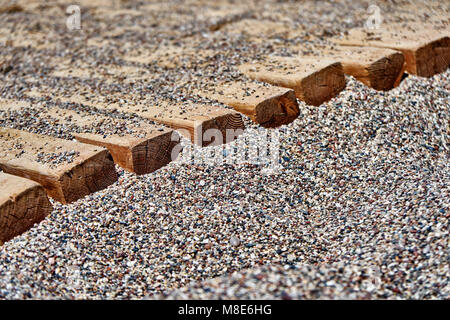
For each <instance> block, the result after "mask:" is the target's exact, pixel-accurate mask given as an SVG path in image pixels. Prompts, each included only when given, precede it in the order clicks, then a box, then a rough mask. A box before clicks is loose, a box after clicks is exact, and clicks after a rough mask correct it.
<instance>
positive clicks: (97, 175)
mask: <svg viewBox="0 0 450 320" xmlns="http://www.w3.org/2000/svg"><path fill="white" fill-rule="evenodd" d="M0 141H1V144H0V169H2V170H3V171H5V172H6V173H10V174H13V175H17V176H21V177H24V178H28V179H31V180H34V181H36V182H38V183H40V184H42V185H43V186H44V188H45V189H46V191H47V193H48V194H49V196H50V197H52V198H54V199H55V200H57V201H60V202H62V203H70V202H73V201H75V200H78V199H80V198H82V197H84V196H86V195H88V194H90V193H93V192H96V191H98V190H102V189H104V188H106V187H107V186H109V185H111V184H112V183H114V182H115V181H116V180H117V173H116V171H115V168H114V162H113V160H112V157H111V154H110V153H109V152H108V150H107V149H104V148H101V147H97V146H92V145H89V144H84V143H78V142H74V141H67V140H63V139H58V138H53V137H49V136H44V135H39V134H33V133H28V132H25V131H20V130H15V129H10V128H0Z"/></svg>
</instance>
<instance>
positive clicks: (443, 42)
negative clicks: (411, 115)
mask: <svg viewBox="0 0 450 320" xmlns="http://www.w3.org/2000/svg"><path fill="white" fill-rule="evenodd" d="M335 42H336V43H338V44H340V45H345V46H368V47H377V48H389V49H394V50H398V51H401V52H402V53H403V55H404V56H405V61H406V71H408V72H409V73H411V74H415V75H418V76H422V77H431V76H433V75H435V74H437V73H440V72H443V71H445V70H446V69H447V68H448V67H449V65H450V38H449V33H448V30H446V29H443V30H439V29H434V28H431V27H424V26H421V25H418V24H416V25H411V26H406V25H390V26H386V27H384V28H380V29H375V30H366V29H364V28H356V29H351V30H349V31H348V34H347V35H345V36H344V37H343V38H342V39H336V40H335Z"/></svg>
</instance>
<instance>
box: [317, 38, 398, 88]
mask: <svg viewBox="0 0 450 320" xmlns="http://www.w3.org/2000/svg"><path fill="white" fill-rule="evenodd" d="M317 54H318V55H320V56H321V57H323V58H324V59H333V60H336V61H339V62H340V63H341V64H342V68H343V71H344V73H345V74H348V75H351V76H353V77H355V78H356V79H358V80H359V81H361V82H362V83H364V84H365V85H367V86H368V87H371V88H374V89H375V90H390V89H392V88H394V87H395V86H396V85H398V82H399V81H398V80H399V79H400V78H401V76H402V74H403V71H404V67H403V65H404V62H405V58H404V57H403V55H402V53H401V52H398V51H395V50H391V49H385V48H372V47H337V46H335V47H332V48H327V49H319V50H317Z"/></svg>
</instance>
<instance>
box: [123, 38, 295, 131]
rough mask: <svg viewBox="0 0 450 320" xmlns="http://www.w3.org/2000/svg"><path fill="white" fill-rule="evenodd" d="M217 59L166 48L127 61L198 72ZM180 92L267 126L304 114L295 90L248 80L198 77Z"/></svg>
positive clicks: (208, 53)
mask: <svg viewBox="0 0 450 320" xmlns="http://www.w3.org/2000/svg"><path fill="white" fill-rule="evenodd" d="M214 56H215V53H214V51H212V50H198V49H195V48H190V47H174V46H165V47H162V48H159V49H158V50H156V51H155V52H151V53H144V54H134V55H132V56H131V57H126V58H124V59H126V60H128V61H132V62H137V63H142V64H153V65H159V66H161V67H164V68H167V69H174V68H188V69H191V68H195V69H197V68H206V67H208V66H211V63H212V61H214V59H213V58H212V57H214ZM191 88H192V89H191ZM198 88H200V89H198ZM179 91H180V92H181V93H182V94H183V95H184V96H186V97H189V96H192V95H194V94H198V95H199V96H201V97H204V98H207V99H211V100H214V101H217V102H219V103H222V104H225V105H228V106H230V107H232V108H234V109H235V110H236V111H238V112H241V113H243V114H245V115H247V116H249V117H250V118H251V119H252V120H253V121H255V122H256V123H258V124H261V125H262V126H264V127H277V126H280V125H283V124H287V123H290V122H292V121H293V120H294V119H296V118H297V117H298V115H299V113H300V111H299V109H298V103H297V100H296V98H295V94H294V92H293V91H292V90H289V89H284V88H277V87H273V86H270V85H267V84H263V83H258V82H256V81H248V79H236V80H233V81H228V82H224V81H211V80H210V79H208V78H206V77H194V79H191V80H190V81H189V85H188V89H186V88H185V87H182V86H179Z"/></svg>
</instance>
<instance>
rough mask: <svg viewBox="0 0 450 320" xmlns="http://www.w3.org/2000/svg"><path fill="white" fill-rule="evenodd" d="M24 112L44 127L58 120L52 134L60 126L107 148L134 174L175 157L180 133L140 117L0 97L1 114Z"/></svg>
mask: <svg viewBox="0 0 450 320" xmlns="http://www.w3.org/2000/svg"><path fill="white" fill-rule="evenodd" d="M24 114H31V115H32V117H33V122H37V123H39V125H41V126H43V127H44V126H48V123H52V124H57V126H56V127H55V132H54V134H53V135H54V136H56V137H59V128H61V127H62V128H65V129H66V130H67V132H68V134H71V135H73V137H74V138H76V139H77V140H78V141H80V142H83V143H88V144H93V145H97V146H101V147H105V148H107V149H108V150H109V152H110V153H111V155H112V157H113V159H114V162H115V163H116V164H118V165H120V166H121V167H123V168H125V169H126V170H128V171H131V172H134V173H136V174H146V173H150V172H153V171H155V170H157V169H159V168H161V167H163V166H165V165H167V164H168V163H169V162H171V161H172V160H175V158H176V154H173V155H172V152H173V149H174V147H175V146H176V145H177V144H178V142H177V141H179V135H178V133H177V132H175V131H173V130H171V129H168V128H165V127H162V126H160V125H154V124H150V123H147V122H145V121H141V120H139V119H128V120H126V119H118V118H112V117H107V116H104V115H101V114H98V113H97V114H95V113H92V112H91V113H89V112H87V111H80V110H76V111H75V110H70V109H62V108H57V107H44V106H42V105H41V106H38V105H36V104H34V105H31V104H30V103H28V102H23V101H13V100H0V115H3V117H4V118H14V117H16V118H20V117H22V115H24ZM27 119H28V118H25V119H24V120H23V121H22V124H23V122H26V121H27ZM0 123H1V121H0ZM50 134H51V133H50ZM172 157H174V159H172Z"/></svg>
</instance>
